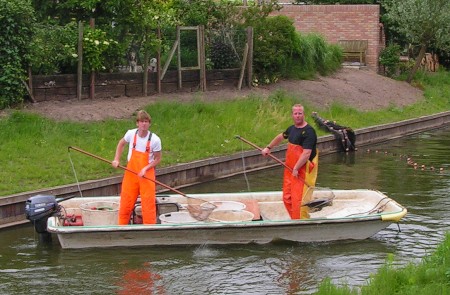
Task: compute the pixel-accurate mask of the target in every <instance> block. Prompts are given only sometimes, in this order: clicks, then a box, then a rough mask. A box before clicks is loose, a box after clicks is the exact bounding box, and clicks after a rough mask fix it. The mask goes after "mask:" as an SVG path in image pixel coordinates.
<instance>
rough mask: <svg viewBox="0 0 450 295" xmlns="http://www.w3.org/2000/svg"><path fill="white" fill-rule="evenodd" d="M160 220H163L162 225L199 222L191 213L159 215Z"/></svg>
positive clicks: (181, 212)
mask: <svg viewBox="0 0 450 295" xmlns="http://www.w3.org/2000/svg"><path fill="white" fill-rule="evenodd" d="M159 220H161V224H168V223H171V224H173V223H178V224H179V223H193V222H199V221H198V220H197V219H195V218H194V217H192V216H191V214H189V212H186V211H180V212H170V213H166V214H161V215H159Z"/></svg>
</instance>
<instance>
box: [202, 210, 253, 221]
mask: <svg viewBox="0 0 450 295" xmlns="http://www.w3.org/2000/svg"><path fill="white" fill-rule="evenodd" d="M253 217H254V215H253V213H252V212H249V211H245V210H214V211H213V212H212V213H211V214H210V215H209V217H208V220H209V221H212V222H245V221H252V219H253Z"/></svg>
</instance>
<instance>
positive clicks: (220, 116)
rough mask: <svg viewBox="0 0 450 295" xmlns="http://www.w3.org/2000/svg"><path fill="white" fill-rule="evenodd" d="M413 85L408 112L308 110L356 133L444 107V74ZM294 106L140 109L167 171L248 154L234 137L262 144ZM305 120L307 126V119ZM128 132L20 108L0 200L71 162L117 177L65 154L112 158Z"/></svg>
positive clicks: (59, 176) (288, 101)
mask: <svg viewBox="0 0 450 295" xmlns="http://www.w3.org/2000/svg"><path fill="white" fill-rule="evenodd" d="M417 83H418V84H420V85H422V87H424V89H425V98H424V99H423V100H421V101H419V102H417V103H416V104H414V105H411V106H408V107H404V108H399V107H394V106H393V107H390V108H387V109H384V110H379V111H376V112H375V111H374V112H360V111H357V110H355V109H352V108H349V107H347V106H342V105H338V104H334V105H332V106H331V107H327V108H326V109H325V108H324V109H320V108H314V111H318V112H319V114H320V115H321V116H322V117H324V118H327V119H333V120H337V122H338V123H341V124H343V125H347V126H351V127H352V128H354V129H357V128H361V127H367V126H372V125H377V124H383V123H390V122H396V121H400V120H403V119H409V118H414V117H417V116H421V115H428V114H433V113H437V112H441V111H446V110H448V109H450V101H449V100H450V74H449V73H444V72H442V73H438V74H434V75H432V76H426V75H422V76H420V77H419V80H418V81H417ZM294 103H303V104H304V105H305V107H306V113H307V114H309V113H311V111H313V109H312V107H311V106H309V105H308V104H307V103H305V101H303V100H302V98H301V97H300V98H299V97H295V98H294V97H292V96H289V95H287V94H286V93H283V92H276V93H274V94H272V95H271V96H270V97H269V98H267V99H262V98H260V97H248V98H246V99H239V100H233V101H223V102H217V103H207V102H201V101H197V102H195V103H189V104H182V103H179V102H164V103H157V104H152V105H149V106H147V107H146V109H147V110H148V111H149V113H150V114H151V115H152V118H153V122H154V123H153V126H152V130H153V132H155V133H156V134H158V135H159V136H160V137H161V138H162V142H163V160H162V164H161V166H170V165H174V164H177V163H184V162H189V161H193V160H198V159H203V158H208V157H212V156H219V155H226V154H230V153H234V152H237V151H241V150H242V149H244V150H249V149H251V147H249V146H247V145H245V144H243V143H241V142H240V141H238V140H236V139H234V137H235V135H237V134H239V135H242V136H243V137H246V138H247V139H249V140H251V141H253V142H255V143H256V144H258V145H261V146H264V145H266V144H267V143H268V142H269V141H270V140H271V139H272V138H273V136H274V135H275V134H277V133H279V132H281V131H283V130H284V129H285V128H286V127H287V126H288V125H289V124H291V122H292V121H291V117H290V110H291V106H292V104H294ZM309 122H310V123H313V122H312V120H311V119H310V118H309ZM134 127H135V123H134V122H133V121H132V120H115V121H113V120H109V121H104V122H91V123H78V122H55V121H52V120H49V119H46V118H43V117H40V116H38V115H33V114H29V113H25V112H22V111H15V112H13V113H11V114H10V115H9V116H8V117H3V118H1V119H0V138H2V141H1V142H0V153H1V156H0V167H1V168H2V169H0V179H1V182H0V196H5V195H10V194H14V193H20V192H24V191H31V190H35V189H42V188H49V187H53V186H58V185H63V184H70V183H75V182H76V178H75V176H74V172H73V170H72V165H71V160H72V162H73V163H74V167H75V170H76V172H77V176H78V180H79V181H84V180H91V179H100V178H105V177H109V176H112V175H120V174H122V171H120V170H115V169H113V168H111V167H109V166H108V165H107V164H105V163H103V162H100V161H98V160H95V159H93V158H90V157H87V156H85V155H82V154H79V153H77V152H74V151H72V152H70V153H69V152H68V149H67V147H68V146H77V147H79V148H81V149H84V150H86V151H88V152H91V153H94V154H96V155H99V156H101V157H104V158H107V159H112V158H113V156H114V151H115V147H116V144H117V141H118V140H119V139H120V138H121V137H122V136H123V135H124V133H125V132H126V130H128V129H130V128H134ZM318 133H319V135H324V134H325V133H324V132H322V131H319V132H318ZM124 154H125V153H124ZM122 163H123V164H125V161H123V162H122Z"/></svg>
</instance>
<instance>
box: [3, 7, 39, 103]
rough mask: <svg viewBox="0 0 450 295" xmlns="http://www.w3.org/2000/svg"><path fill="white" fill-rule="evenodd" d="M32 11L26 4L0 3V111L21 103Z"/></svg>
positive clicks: (23, 92)
mask: <svg viewBox="0 0 450 295" xmlns="http://www.w3.org/2000/svg"><path fill="white" fill-rule="evenodd" d="M33 22H34V11H33V8H32V6H31V4H30V1H28V0H0V32H1V35H0V109H4V108H6V107H9V106H12V105H15V104H19V103H21V102H23V97H24V95H25V91H26V90H25V88H24V85H23V84H22V81H25V80H26V67H27V62H28V61H27V59H28V56H29V55H28V48H29V47H28V43H29V40H30V39H31V35H32V27H33Z"/></svg>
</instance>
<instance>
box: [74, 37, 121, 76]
mask: <svg viewBox="0 0 450 295" xmlns="http://www.w3.org/2000/svg"><path fill="white" fill-rule="evenodd" d="M118 46H119V43H118V42H117V41H115V40H113V39H109V38H108V37H107V36H106V32H104V31H102V30H100V29H92V28H86V29H85V33H84V37H83V60H84V66H83V70H85V71H88V72H91V71H94V72H97V71H100V70H107V68H106V60H107V57H108V55H109V56H111V55H113V54H112V52H120V51H119V50H118V49H117V48H118Z"/></svg>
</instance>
